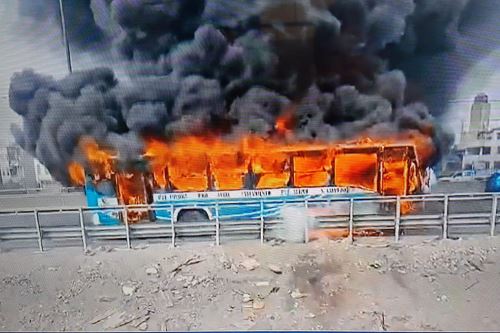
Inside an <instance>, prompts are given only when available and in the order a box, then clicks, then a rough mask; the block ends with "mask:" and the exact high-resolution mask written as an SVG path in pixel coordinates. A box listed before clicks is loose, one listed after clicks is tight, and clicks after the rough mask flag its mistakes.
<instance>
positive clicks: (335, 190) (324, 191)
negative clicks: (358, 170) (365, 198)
mask: <svg viewBox="0 0 500 333" xmlns="http://www.w3.org/2000/svg"><path fill="white" fill-rule="evenodd" d="M321 193H322V194H332V193H349V188H347V187H327V188H322V189H321Z"/></svg>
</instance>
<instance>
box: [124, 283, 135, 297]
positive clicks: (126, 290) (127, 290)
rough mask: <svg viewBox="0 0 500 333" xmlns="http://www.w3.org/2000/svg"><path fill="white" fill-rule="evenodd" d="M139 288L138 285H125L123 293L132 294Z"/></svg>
mask: <svg viewBox="0 0 500 333" xmlns="http://www.w3.org/2000/svg"><path fill="white" fill-rule="evenodd" d="M136 290H137V287H135V286H129V285H125V286H123V287H122V292H123V295H125V296H132V295H133V294H134V293H135V292H136Z"/></svg>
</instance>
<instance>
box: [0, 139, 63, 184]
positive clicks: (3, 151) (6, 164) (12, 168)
mask: <svg viewBox="0 0 500 333" xmlns="http://www.w3.org/2000/svg"><path fill="white" fill-rule="evenodd" d="M60 186H61V185H60V184H59V183H58V182H56V181H55V180H54V179H53V178H52V177H51V175H50V173H49V172H48V170H47V169H46V168H45V167H44V166H43V165H42V164H41V163H40V162H39V161H38V160H37V159H35V158H33V157H32V156H31V155H29V154H28V153H27V152H25V151H24V150H23V149H22V148H21V147H19V146H17V145H15V144H11V145H8V146H4V147H0V189H15V188H29V189H31V188H47V187H60Z"/></svg>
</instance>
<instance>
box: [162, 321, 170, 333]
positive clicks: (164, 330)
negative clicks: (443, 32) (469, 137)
mask: <svg viewBox="0 0 500 333" xmlns="http://www.w3.org/2000/svg"><path fill="white" fill-rule="evenodd" d="M168 321H169V319H165V320H164V321H162V323H161V325H160V331H162V332H167V331H168Z"/></svg>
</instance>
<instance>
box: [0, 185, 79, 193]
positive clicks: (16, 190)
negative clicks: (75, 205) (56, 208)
mask: <svg viewBox="0 0 500 333" xmlns="http://www.w3.org/2000/svg"><path fill="white" fill-rule="evenodd" d="M73 192H83V189H82V188H81V187H56V188H50V187H48V188H14V189H2V190H0V195H16V194H38V193H51V194H53V193H73Z"/></svg>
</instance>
